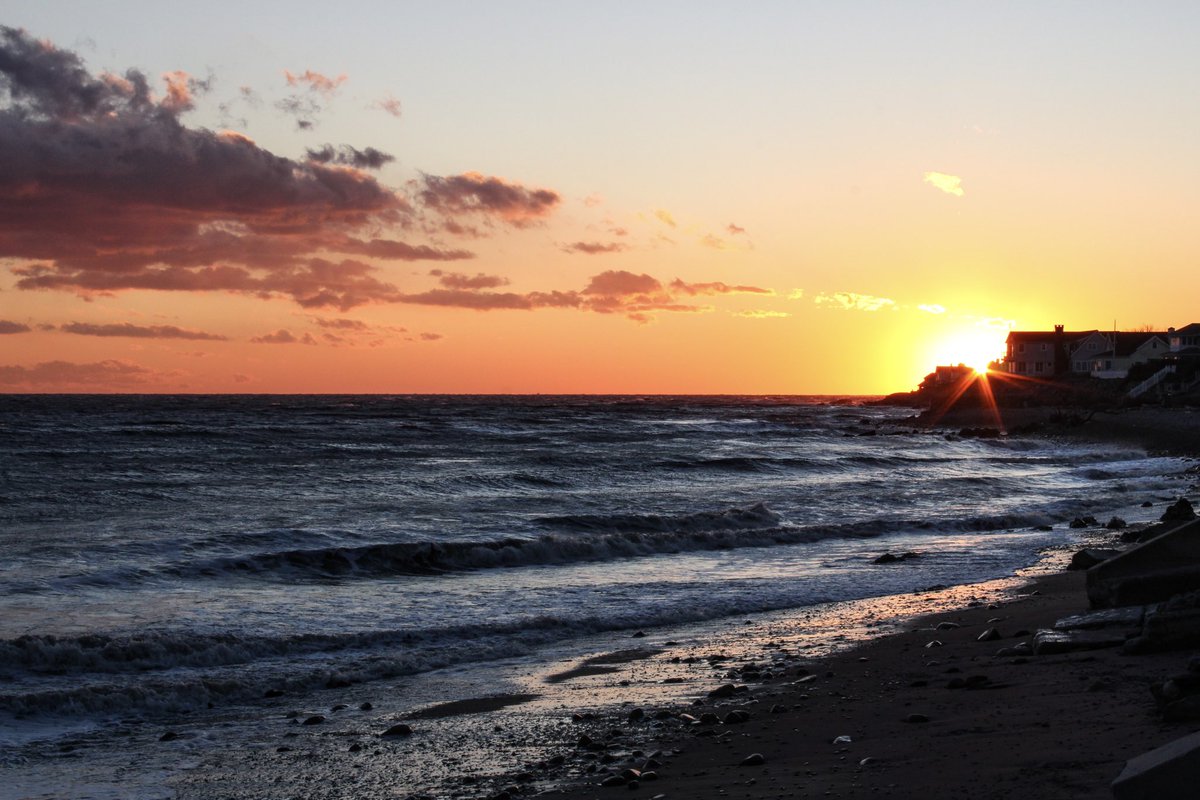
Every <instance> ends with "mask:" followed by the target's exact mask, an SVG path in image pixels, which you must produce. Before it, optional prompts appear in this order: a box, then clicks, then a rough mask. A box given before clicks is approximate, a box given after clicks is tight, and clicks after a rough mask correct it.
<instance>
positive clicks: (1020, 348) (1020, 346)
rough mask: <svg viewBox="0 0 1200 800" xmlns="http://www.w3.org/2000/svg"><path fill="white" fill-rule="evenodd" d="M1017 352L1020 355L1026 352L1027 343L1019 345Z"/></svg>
mask: <svg viewBox="0 0 1200 800" xmlns="http://www.w3.org/2000/svg"><path fill="white" fill-rule="evenodd" d="M1017 352H1018V353H1024V352H1025V343H1024V342H1021V343H1020V344H1019V345H1017ZM1022 372H1024V370H1022Z"/></svg>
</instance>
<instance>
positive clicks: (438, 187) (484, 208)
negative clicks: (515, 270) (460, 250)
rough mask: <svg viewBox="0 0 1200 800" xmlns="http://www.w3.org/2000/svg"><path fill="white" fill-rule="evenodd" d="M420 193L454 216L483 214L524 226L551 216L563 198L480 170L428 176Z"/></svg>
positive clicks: (433, 206) (431, 204) (430, 205)
mask: <svg viewBox="0 0 1200 800" xmlns="http://www.w3.org/2000/svg"><path fill="white" fill-rule="evenodd" d="M423 185H424V188H423V189H422V190H421V192H420V197H421V200H422V202H423V203H424V204H425V205H426V206H427V207H428V208H430V209H432V210H434V211H437V212H439V213H442V214H445V215H449V216H453V215H455V214H481V215H484V216H486V217H489V218H495V219H499V220H502V221H503V222H507V223H508V224H510V225H513V226H516V227H524V226H527V225H530V224H533V223H534V222H537V221H538V220H540V219H542V218H543V217H546V216H547V215H549V214H550V213H551V212H552V211H553V210H554V208H555V206H557V205H558V204H559V202H560V200H561V198H560V197H559V195H558V193H557V192H553V191H551V190H549V189H528V188H526V187H524V186H522V185H520V184H518V183H511V182H508V181H505V180H504V179H503V178H497V177H494V176H492V177H489V176H486V175H481V174H479V173H478V172H464V173H463V174H461V175H450V176H447V177H439V176H437V175H425V176H424V178H423Z"/></svg>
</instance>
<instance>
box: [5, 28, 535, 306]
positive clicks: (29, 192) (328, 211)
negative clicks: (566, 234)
mask: <svg viewBox="0 0 1200 800" xmlns="http://www.w3.org/2000/svg"><path fill="white" fill-rule="evenodd" d="M295 77H296V79H297V81H300V80H301V79H302V78H303V76H295ZM303 80H304V81H307V85H310V86H316V87H318V88H317V90H316V93H317V94H318V95H319V94H320V93H321V91H323V89H321V88H320V87H322V86H324V84H322V83H321V82H320V81H318V80H316V79H315V78H313V77H312V76H311V75H310V76H309V77H308V78H305V79H303ZM201 83H202V82H197V81H195V80H194V79H192V78H190V77H187V78H185V77H184V76H183V75H182V73H171V78H170V82H169V85H171V86H174V87H175V88H174V89H173V90H172V91H171V92H168V94H167V96H166V98H165V99H163V100H156V99H155V97H154V96H153V93H152V92H151V89H150V83H149V81H148V80H147V79H146V77H145V76H144V75H143V74H142V73H140V72H138V71H137V70H132V69H131V70H128V71H126V72H125V73H124V75H115V74H111V73H105V74H102V75H99V76H96V75H93V74H91V73H90V72H88V70H87V69H86V68H85V67H84V64H83V62H82V60H81V59H80V58H79V57H78V56H77V55H76V54H74V53H72V52H69V51H66V50H61V49H58V48H56V47H55V46H54V45H52V44H50V43H47V42H42V41H38V40H35V39H33V38H32V37H31V36H29V35H28V34H26V33H25V32H24V31H20V30H16V29H13V28H8V27H3V26H0V97H3V98H5V102H4V103H3V104H2V105H0V259H12V260H13V261H14V262H16V265H15V266H14V267H13V268H12V272H13V273H14V274H15V276H16V278H17V284H16V285H17V287H18V288H20V289H24V290H59V291H74V292H77V293H79V294H82V295H84V296H88V295H92V294H98V293H106V292H117V291H122V290H130V289H152V290H158V291H225V292H236V293H242V294H249V295H254V296H259V297H263V298H270V297H278V296H283V297H290V298H292V299H293V300H295V301H296V302H298V303H300V304H301V305H305V306H308V307H313V306H322V305H323V306H328V307H335V308H349V307H353V306H354V305H358V304H361V303H367V302H389V301H390V298H393V297H394V296H395V295H396V294H398V291H397V290H396V288H395V287H394V286H392V285H391V284H390V283H388V282H386V281H384V280H382V279H381V278H379V277H377V276H376V272H377V270H376V267H375V266H374V265H372V264H364V263H363V262H361V261H356V260H354V259H352V258H339V257H338V256H337V254H342V255H349V256H365V257H370V258H372V259H379V260H389V261H416V260H432V261H449V260H458V259H467V258H471V257H473V254H472V253H470V252H468V251H465V250H445V249H439V248H435V247H431V246H428V245H418V244H409V243H407V242H402V241H395V240H392V239H390V238H381V237H380V235H379V233H378V232H379V231H380V230H381V229H383V228H385V227H388V226H402V225H405V224H408V223H410V222H411V221H412V220H413V219H415V215H416V209H415V208H414V205H413V203H412V202H411V201H410V200H409V199H408V198H406V197H405V196H403V195H402V194H399V193H397V192H395V191H393V190H391V189H389V188H386V187H384V186H383V185H381V184H380V183H378V182H377V181H376V180H375V179H374V178H373V177H371V176H370V175H369V174H367V173H366V172H364V171H363V170H362V169H359V168H357V167H355V166H351V165H347V164H343V163H333V162H337V161H347V160H349V161H350V162H354V161H355V160H357V161H358V162H359V163H360V164H363V165H366V166H369V165H371V164H376V163H380V162H381V161H382V159H383V158H384V157H385V156H386V154H383V153H381V152H380V151H378V150H374V149H373V148H365V149H357V148H339V149H332V148H331V149H332V154H331V156H330V159H329V162H330V163H320V162H319V161H313V160H308V159H305V160H300V161H296V160H291V159H288V158H284V157H281V156H277V155H275V154H273V153H271V152H269V151H267V150H265V149H263V148H261V147H259V146H258V145H256V144H255V143H254V142H253V141H251V140H250V139H249V138H247V137H246V136H244V135H241V134H237V133H231V132H214V131H210V130H206V129H199V128H189V127H187V126H186V125H184V124H183V123H182V122H181V121H180V114H181V113H182V112H183V110H185V108H186V107H187V106H188V101H187V99H186V98H185V95H184V89H185V87H186V90H187V93H188V95H187V96H189V97H190V96H192V95H193V94H194V93H195V92H197V91H200V90H201V89H200V86H201ZM317 153H318V156H319V158H324V156H325V151H324V150H320V151H317ZM506 185H507V184H506ZM550 194H551V195H553V193H550ZM530 196H531V197H532V196H533V194H532V193H531V194H530ZM539 196H540V195H539ZM555 197H556V195H555ZM543 199H544V198H543ZM531 202H533V203H534V205H533V207H532V208H526V210H525V211H524V212H523V213H525V214H530V213H536V211H537V210H538V208H537V205H536V201H535V200H534V201H531ZM506 213H513V214H515V215H516V217H518V218H519V217H520V215H521V213H520V212H512V211H507V210H506Z"/></svg>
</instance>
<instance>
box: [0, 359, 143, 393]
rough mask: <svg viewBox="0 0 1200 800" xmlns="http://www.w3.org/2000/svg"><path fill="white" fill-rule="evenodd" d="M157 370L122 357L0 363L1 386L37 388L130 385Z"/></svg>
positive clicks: (135, 383) (137, 382)
mask: <svg viewBox="0 0 1200 800" xmlns="http://www.w3.org/2000/svg"><path fill="white" fill-rule="evenodd" d="M156 375H157V373H155V372H153V371H151V370H148V369H146V368H145V367H140V366H138V365H137V364H130V363H128V362H125V361H113V360H108V361H97V362H93V363H90V364H76V363H72V362H70V361H43V362H42V363H40V364H36V365H34V366H32V367H25V366H20V365H6V366H0V386H28V387H32V388H40V387H46V386H60V387H102V386H133V385H140V384H145V383H148V382H150V380H151V379H152V378H154V377H155V376H156Z"/></svg>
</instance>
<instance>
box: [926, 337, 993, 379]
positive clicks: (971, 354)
mask: <svg viewBox="0 0 1200 800" xmlns="http://www.w3.org/2000/svg"><path fill="white" fill-rule="evenodd" d="M930 353H931V355H932V357H933V360H934V361H935V362H936V364H931V365H930V366H931V367H932V366H940V365H950V364H965V365H966V366H968V367H970V368H972V369H973V370H975V372H976V374H978V375H986V374H987V372H988V365H989V364H990V363H992V362H993V361H995V360H996V359H998V358H1000V357H1002V355H1003V354H1004V334H1003V333H997V332H996V331H994V330H988V329H984V328H978V327H972V328H965V329H962V330H958V331H955V332H954V333H953V334H951V335H949V336H946V337H945V338H942V339H940V340H938V341H937V342H936V343H935V344H934V346H933V347H932V348H931V349H930Z"/></svg>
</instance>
